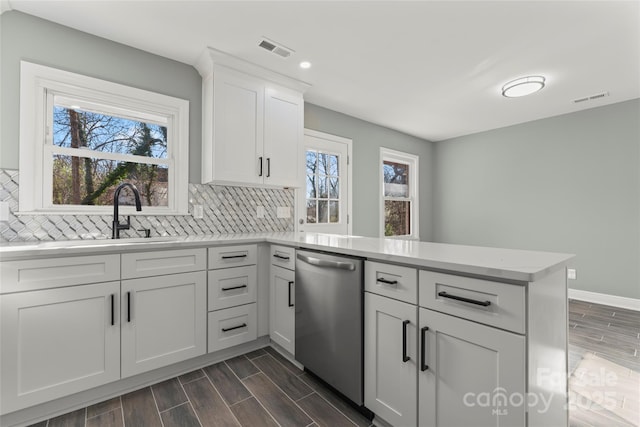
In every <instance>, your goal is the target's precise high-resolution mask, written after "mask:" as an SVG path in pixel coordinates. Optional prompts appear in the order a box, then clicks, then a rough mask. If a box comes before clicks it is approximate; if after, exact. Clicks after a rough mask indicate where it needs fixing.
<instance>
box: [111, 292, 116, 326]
mask: <svg viewBox="0 0 640 427" xmlns="http://www.w3.org/2000/svg"><path fill="white" fill-rule="evenodd" d="M115 304H116V295H115V294H111V326H113V325H115V324H116V308H115Z"/></svg>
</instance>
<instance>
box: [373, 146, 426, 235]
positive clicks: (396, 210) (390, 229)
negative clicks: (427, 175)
mask: <svg viewBox="0 0 640 427" xmlns="http://www.w3.org/2000/svg"><path fill="white" fill-rule="evenodd" d="M380 163H381V169H380V176H381V179H380V182H381V187H382V202H381V207H380V209H381V212H380V219H381V221H380V222H381V235H382V236H386V237H404V238H410V239H419V238H420V233H419V230H418V222H419V219H418V218H419V217H418V156H415V155H413V154H407V153H402V152H400V151H394V150H390V149H388V148H380Z"/></svg>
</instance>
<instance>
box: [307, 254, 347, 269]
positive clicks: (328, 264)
mask: <svg viewBox="0 0 640 427" xmlns="http://www.w3.org/2000/svg"><path fill="white" fill-rule="evenodd" d="M296 256H297V257H298V259H299V260H301V261H304V262H306V263H307V264H311V265H315V266H316V267H324V268H338V269H340V270H348V271H353V270H355V269H356V265H355V264H353V263H351V262H343V261H329V260H328V259H320V258H316V257H311V256H307V255H302V254H297V255H296Z"/></svg>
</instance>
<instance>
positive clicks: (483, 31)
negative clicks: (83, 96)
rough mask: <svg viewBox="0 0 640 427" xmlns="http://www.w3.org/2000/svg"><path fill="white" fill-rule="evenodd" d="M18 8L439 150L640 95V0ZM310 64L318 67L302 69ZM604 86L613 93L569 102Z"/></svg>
mask: <svg viewBox="0 0 640 427" xmlns="http://www.w3.org/2000/svg"><path fill="white" fill-rule="evenodd" d="M3 1H6V0H3ZM5 6H6V4H5ZM9 6H10V7H11V8H13V9H15V10H19V11H22V12H25V13H28V14H31V15H35V16H39V17H41V18H44V19H48V20H50V21H54V22H58V23H60V24H63V25H67V26H69V27H73V28H77V29H79V30H81V31H85V32H88V33H91V34H95V35H98V36H101V37H104V38H107V39H110V40H114V41H117V42H120V43H124V44H127V45H130V46H134V47H136V48H139V49H143V50H145V51H149V52H152V53H155V54H158V55H162V56H165V57H168V58H172V59H175V60H177V61H181V62H184V63H187V64H194V63H195V61H196V59H197V57H198V56H199V55H200V54H201V53H202V52H203V50H204V49H205V48H206V47H207V46H210V47H214V48H216V49H219V50H222V51H225V52H227V53H230V54H232V55H235V56H238V57H240V58H243V59H246V60H248V61H251V62H254V63H256V64H259V65H262V66H264V67H266V68H270V69H272V70H274V71H278V72H280V73H283V74H286V75H289V76H292V77H295V78H298V79H300V80H304V81H306V82H308V83H311V84H312V87H311V89H309V90H308V91H307V93H306V94H305V99H306V100H307V101H308V102H311V103H313V104H316V105H320V106H323V107H326V108H329V109H332V110H336V111H340V112H342V113H345V114H348V115H351V116H355V117H359V118H361V119H364V120H367V121H370V122H374V123H377V124H380V125H383V126H386V127H389V128H393V129H397V130H399V131H402V132H405V133H408V134H412V135H415V136H418V137H421V138H424V139H427V140H431V141H438V140H443V139H448V138H452V137H455V136H460V135H466V134H470V133H475V132H479V131H483V130H488V129H495V128H499V127H504V126H509V125H512V124H516V123H522V122H526V121H531V120H536V119H540V118H544V117H550V116H555V115H558V114H563V113H569V112H573V111H578V110H582V109H587V108H593V107H597V106H601V105H606V104H611V103H615V102H621V101H625V100H628V99H633V98H638V97H640V2H638V1H626V2H622V1H564V2H557V1H541V0H538V1H493V2H489V1H465V2H463V1H408V2H401V1H280V2H272V1H257V2H247V1H227V2H222V1H212V0H199V1H186V0H182V1H179V0H173V1H167V0H164V1H151V0H120V1H100V0H91V1H90V0H58V1H39V0H9ZM262 36H265V37H267V38H269V39H272V40H275V41H277V42H279V43H282V44H283V45H285V46H287V47H289V48H291V49H293V50H294V51H295V54H294V55H292V56H291V57H290V58H289V59H286V60H285V59H282V58H280V57H278V56H275V55H273V54H271V53H269V52H267V51H266V50H263V49H261V48H259V47H258V46H257V44H258V41H259V40H260V38H261V37H262ZM302 60H308V61H311V62H312V64H313V66H312V67H311V68H310V69H308V70H301V69H300V68H299V67H298V63H299V62H300V61H302ZM531 74H540V75H544V76H546V78H547V86H546V87H545V88H544V89H543V90H542V91H540V92H538V93H536V94H534V95H531V96H529V97H524V98H512V99H508V98H504V97H502V96H501V94H500V89H501V86H502V85H503V84H504V83H505V82H507V81H509V80H512V79H514V78H517V77H521V76H525V75H531ZM605 91H606V92H608V93H609V96H608V97H606V98H602V99H599V100H594V101H588V102H583V103H580V104H574V103H573V100H574V99H576V98H582V97H585V96H590V95H594V94H597V93H601V92H605Z"/></svg>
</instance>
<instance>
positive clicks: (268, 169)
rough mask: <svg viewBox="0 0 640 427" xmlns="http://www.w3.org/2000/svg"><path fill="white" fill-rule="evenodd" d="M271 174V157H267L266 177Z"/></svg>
mask: <svg viewBox="0 0 640 427" xmlns="http://www.w3.org/2000/svg"><path fill="white" fill-rule="evenodd" d="M270 176H271V158H270V157H267V178H269V177H270Z"/></svg>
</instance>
